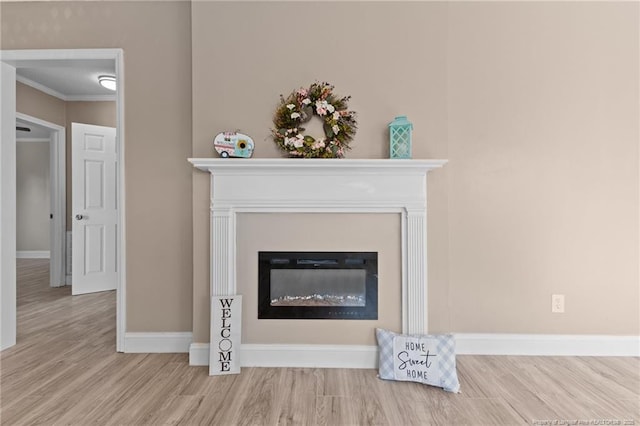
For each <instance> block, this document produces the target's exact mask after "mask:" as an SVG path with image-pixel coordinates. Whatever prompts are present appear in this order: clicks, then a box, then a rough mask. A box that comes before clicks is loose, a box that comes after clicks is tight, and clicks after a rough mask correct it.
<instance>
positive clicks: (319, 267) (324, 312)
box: [258, 251, 378, 320]
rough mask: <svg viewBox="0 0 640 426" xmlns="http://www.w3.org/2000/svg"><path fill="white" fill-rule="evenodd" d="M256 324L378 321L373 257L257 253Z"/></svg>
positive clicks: (362, 254)
mask: <svg viewBox="0 0 640 426" xmlns="http://www.w3.org/2000/svg"><path fill="white" fill-rule="evenodd" d="M258 319H358V320H372V319H378V253H377V252H273V251H261V252H259V253H258Z"/></svg>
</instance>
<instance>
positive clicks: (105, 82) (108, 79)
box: [98, 75, 116, 91]
mask: <svg viewBox="0 0 640 426" xmlns="http://www.w3.org/2000/svg"><path fill="white" fill-rule="evenodd" d="M98 82H99V83H100V85H101V86H102V87H104V88H106V89H109V90H113V91H115V90H116V78H115V76H113V75H101V76H99V77H98Z"/></svg>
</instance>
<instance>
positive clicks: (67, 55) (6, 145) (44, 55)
mask: <svg viewBox="0 0 640 426" xmlns="http://www.w3.org/2000/svg"><path fill="white" fill-rule="evenodd" d="M123 59H124V55H123V51H122V49H65V50H2V51H0V62H1V65H2V73H0V78H1V80H2V81H1V86H0V87H1V91H2V105H1V108H0V116H1V122H2V126H1V127H2V128H3V131H2V144H1V148H0V151H1V152H0V154H1V155H0V158H2V164H1V172H2V173H1V174H0V199H2V208H1V211H0V236H1V237H2V239H3V240H4V241H3V243H2V245H1V247H0V276H1V278H2V283H1V284H0V285H1V288H0V290H1V294H2V298H1V301H0V323H1V328H2V341H1V342H0V343H1V345H0V349H5V348H7V347H10V346H13V345H14V344H15V343H16V322H17V320H16V260H15V259H16V249H15V241H16V239H15V232H16V231H15V230H16V214H15V211H16V180H15V168H16V164H15V163H16V146H15V144H16V138H15V131H14V130H13V129H14V125H15V122H16V118H17V117H18V114H17V113H16V92H15V85H16V70H17V69H26V68H29V69H38V68H47V67H49V68H50V67H65V66H66V67H68V68H73V65H74V64H78V63H80V62H87V61H112V63H113V65H114V69H115V77H116V82H117V87H118V90H117V91H116V95H115V97H116V144H117V161H118V163H119V167H118V171H117V205H118V206H119V209H118V213H117V234H116V237H115V240H116V242H115V245H116V264H117V276H116V280H117V282H116V350H117V351H118V352H122V351H123V350H124V337H125V324H126V262H125V259H126V251H125V250H126V246H125V244H124V242H125V241H126V239H125V235H126V229H125V221H124V218H125V202H124V201H125V196H124V186H125V173H124V170H125V167H124V147H125V138H124V63H123ZM49 124H50V123H49ZM4 129H12V131H11V132H9V131H5V130H4ZM60 140H62V141H64V137H62V138H61V139H60ZM63 206H64V203H63V205H62V206H61V208H63ZM58 216H59V217H60V219H64V213H63V214H62V215H58ZM63 223H65V221H64V220H61V221H60V224H59V226H56V234H58V233H59V234H60V235H62V237H60V242H56V248H55V250H54V251H55V254H54V253H53V252H52V253H51V256H56V257H57V260H56V267H55V268H53V267H52V268H51V269H52V271H51V274H56V276H58V275H59V274H60V275H61V274H62V273H63V272H64V271H65V269H64V263H63V262H64V252H65V237H64V235H66V226H65V225H63ZM58 243H60V246H58ZM52 266H53V258H52ZM58 267H59V268H60V270H58ZM53 269H56V271H55V272H54V271H53Z"/></svg>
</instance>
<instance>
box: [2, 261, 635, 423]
mask: <svg viewBox="0 0 640 426" xmlns="http://www.w3.org/2000/svg"><path fill="white" fill-rule="evenodd" d="M47 279H48V265H47V261H42V260H19V261H18V280H19V285H18V344H17V345H16V346H15V347H13V348H10V349H8V350H6V351H4V352H3V353H2V354H1V356H0V362H1V364H0V369H1V372H0V387H1V389H0V392H1V393H0V398H1V399H0V404H1V408H0V416H1V417H0V419H1V422H2V424H3V425H20V424H28V425H31V424H44V425H53V424H56V425H64V424H77V425H94V424H95V425H102V424H127V425H144V424H146V425H161V424H184V425H198V424H202V425H236V424H240V425H248V424H296V425H316V424H317V425H340V424H359V425H360V424H389V425H410V424H414V425H429V424H437V425H463V424H470V425H494V424H502V425H518V424H554V423H553V421H555V420H560V421H576V420H577V421H585V422H586V423H577V424H589V425H591V424H625V421H626V424H635V425H640V408H639V399H640V378H639V376H640V360H639V359H638V358H592V357H583V358H578V357H507V356H459V357H458V375H459V378H460V381H461V385H462V393H461V394H450V393H446V392H444V391H442V390H439V389H436V388H431V387H426V386H422V385H418V384H414V383H395V382H387V381H382V380H379V379H377V378H376V372H375V371H374V370H341V369H333V370H331V369H304V368H244V369H242V373H241V374H240V375H234V376H224V377H216V378H213V377H209V376H208V375H207V368H205V367H189V365H188V357H187V355H186V354H151V355H144V354H118V353H116V352H115V294H114V292H105V293H99V294H93V295H84V296H75V297H72V296H71V295H70V290H69V288H61V289H53V288H49V287H48V286H47ZM600 420H605V421H607V420H609V421H619V422H620V423H615V422H612V423H597V421H600ZM545 421H548V422H547V423H545ZM555 424H570V423H561V422H560V423H555Z"/></svg>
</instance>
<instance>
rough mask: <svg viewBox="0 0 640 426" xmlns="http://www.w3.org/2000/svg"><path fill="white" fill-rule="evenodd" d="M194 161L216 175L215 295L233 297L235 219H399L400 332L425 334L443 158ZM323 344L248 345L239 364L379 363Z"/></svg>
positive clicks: (370, 350)
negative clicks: (432, 221)
mask: <svg viewBox="0 0 640 426" xmlns="http://www.w3.org/2000/svg"><path fill="white" fill-rule="evenodd" d="M189 161H190V162H191V163H192V164H193V165H194V167H196V168H198V169H200V170H203V171H207V172H209V173H210V174H211V238H210V242H211V258H210V262H211V278H210V295H212V296H213V295H233V294H236V288H237V287H236V215H237V214H238V213H319V214H322V213H327V214H331V213H399V214H400V216H401V235H402V242H401V256H402V280H401V281H402V282H401V287H402V296H401V299H402V302H401V305H402V306H401V311H402V330H401V331H402V332H405V333H426V332H427V331H428V326H427V273H426V272H427V271H426V268H427V265H426V203H427V197H426V195H427V191H426V185H427V172H428V171H430V170H433V169H436V168H439V167H442V166H443V165H444V164H445V163H446V160H387V159H384V160H382V159H380V160H346V159H335V160H334V159H248V160H245V159H211V158H202V159H198V158H196V159H190V160H189ZM381 285H382V284H381ZM245 309H255V308H254V307H245ZM371 332H372V333H373V330H371ZM285 346H286V347H285ZM320 346H321V345H276V344H272V345H245V344H243V345H242V349H241V364H242V365H245V366H249V365H253V366H306V367H313V366H317V367H321V366H333V367H357V368H365V367H367V368H369V367H373V366H374V365H375V353H376V349H375V347H369V346H366V347H360V346H358V347H355V346H354V347H347V346H344V345H339V347H334V346H331V347H329V346H326V345H324V346H322V347H320Z"/></svg>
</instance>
